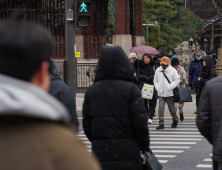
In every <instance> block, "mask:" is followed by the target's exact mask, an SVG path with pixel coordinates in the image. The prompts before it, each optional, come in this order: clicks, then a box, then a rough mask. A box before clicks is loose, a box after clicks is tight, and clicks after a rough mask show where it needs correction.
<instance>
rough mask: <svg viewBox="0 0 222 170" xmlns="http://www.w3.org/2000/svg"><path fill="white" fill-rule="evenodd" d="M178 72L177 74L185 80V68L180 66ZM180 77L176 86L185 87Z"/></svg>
mask: <svg viewBox="0 0 222 170" xmlns="http://www.w3.org/2000/svg"><path fill="white" fill-rule="evenodd" d="M178 74H179V76H181V75H182V78H183V79H184V80H185V81H186V78H187V75H186V71H185V69H184V68H183V67H181V66H180V69H179V73H178ZM182 78H181V77H180V84H179V85H178V86H177V88H180V87H182V88H184V87H185V84H184V82H183V79H182ZM181 85H182V86H181Z"/></svg>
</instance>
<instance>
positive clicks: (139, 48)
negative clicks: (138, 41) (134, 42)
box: [130, 45, 158, 55]
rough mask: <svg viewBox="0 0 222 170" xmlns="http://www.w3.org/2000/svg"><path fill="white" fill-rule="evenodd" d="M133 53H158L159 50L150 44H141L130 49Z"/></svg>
mask: <svg viewBox="0 0 222 170" xmlns="http://www.w3.org/2000/svg"><path fill="white" fill-rule="evenodd" d="M130 52H131V53H139V54H146V53H147V54H154V55H156V54H158V51H157V50H156V49H155V48H153V47H150V46H146V45H140V46H136V47H132V48H131V49H130Z"/></svg>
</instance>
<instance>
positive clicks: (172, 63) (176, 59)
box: [171, 57, 180, 66]
mask: <svg viewBox="0 0 222 170" xmlns="http://www.w3.org/2000/svg"><path fill="white" fill-rule="evenodd" d="M171 65H172V66H178V65H180V62H179V60H178V58H176V57H175V58H172V60H171Z"/></svg>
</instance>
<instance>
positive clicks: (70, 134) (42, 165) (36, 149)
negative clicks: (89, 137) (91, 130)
mask: <svg viewBox="0 0 222 170" xmlns="http://www.w3.org/2000/svg"><path fill="white" fill-rule="evenodd" d="M0 136H1V138H0V139H1V140H0V151H1V152H0V169H2V170H3V169H4V170H89V169H90V170H100V166H99V163H98V162H97V160H96V159H95V157H94V156H90V154H89V153H88V152H87V150H86V148H85V147H84V145H83V144H82V143H81V142H80V140H78V139H77V137H76V134H75V129H73V128H72V127H71V126H69V125H66V124H63V123H58V122H53V121H47V120H43V119H36V118H27V117H15V116H1V119H0Z"/></svg>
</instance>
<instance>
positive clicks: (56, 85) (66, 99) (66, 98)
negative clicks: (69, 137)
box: [49, 65, 79, 127]
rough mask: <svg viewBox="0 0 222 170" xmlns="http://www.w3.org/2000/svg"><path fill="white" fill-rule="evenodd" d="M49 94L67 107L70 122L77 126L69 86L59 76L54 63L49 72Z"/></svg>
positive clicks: (74, 107) (74, 106)
mask: <svg viewBox="0 0 222 170" xmlns="http://www.w3.org/2000/svg"><path fill="white" fill-rule="evenodd" d="M49 94H51V95H52V96H54V97H55V98H56V99H58V100H59V101H60V102H61V103H62V104H63V105H64V106H65V107H66V108H67V109H68V111H69V113H70V116H71V123H72V124H74V125H75V126H77V127H78V126H79V122H78V119H77V114H76V104H75V101H74V98H73V95H72V92H71V90H70V89H69V87H68V86H67V85H66V84H65V83H64V82H63V81H62V80H61V79H60V78H59V74H58V71H57V68H56V66H55V65H54V68H53V70H52V73H51V84H50V88H49Z"/></svg>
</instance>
